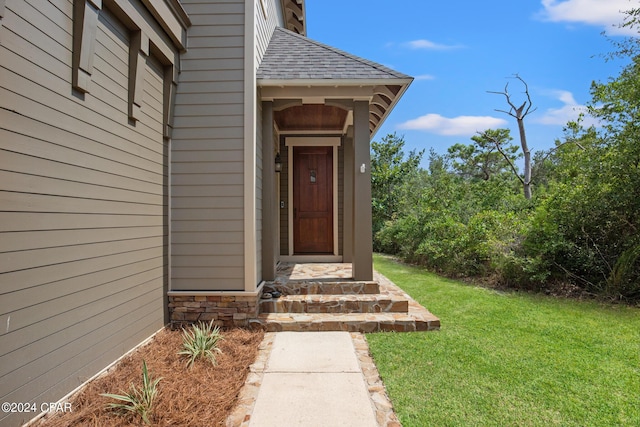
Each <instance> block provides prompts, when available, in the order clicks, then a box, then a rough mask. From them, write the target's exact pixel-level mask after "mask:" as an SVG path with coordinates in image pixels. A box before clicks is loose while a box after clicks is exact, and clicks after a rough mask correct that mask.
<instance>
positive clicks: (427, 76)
mask: <svg viewBox="0 0 640 427" xmlns="http://www.w3.org/2000/svg"><path fill="white" fill-rule="evenodd" d="M414 78H415V79H416V80H435V78H436V76H433V75H431V74H421V75H419V76H415V77H414Z"/></svg>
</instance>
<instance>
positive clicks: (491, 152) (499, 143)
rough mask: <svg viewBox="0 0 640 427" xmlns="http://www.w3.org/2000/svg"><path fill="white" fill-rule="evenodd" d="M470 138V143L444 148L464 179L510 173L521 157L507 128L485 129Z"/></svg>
mask: <svg viewBox="0 0 640 427" xmlns="http://www.w3.org/2000/svg"><path fill="white" fill-rule="evenodd" d="M471 140H472V141H473V144H468V145H464V144H459V143H458V144H454V145H452V146H451V147H449V149H448V150H447V153H448V156H449V158H450V159H451V167H452V168H453V170H454V172H456V173H457V174H458V175H460V176H462V177H463V178H469V179H482V180H485V181H488V180H489V179H491V177H493V176H494V175H498V174H502V173H504V172H507V173H509V171H510V170H511V169H512V168H515V165H514V163H515V161H516V160H517V159H518V158H519V157H521V155H519V154H518V147H517V146H515V145H513V144H511V141H513V138H512V137H511V135H510V131H509V129H487V130H485V131H484V132H479V133H478V134H477V135H474V136H472V137H471ZM500 150H502V151H500ZM503 153H504V154H505V155H506V157H505V156H504V155H503Z"/></svg>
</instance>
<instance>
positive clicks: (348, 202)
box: [342, 126, 354, 262]
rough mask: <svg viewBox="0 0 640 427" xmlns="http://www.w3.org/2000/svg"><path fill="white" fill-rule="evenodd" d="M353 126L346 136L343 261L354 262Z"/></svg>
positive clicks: (343, 183)
mask: <svg viewBox="0 0 640 427" xmlns="http://www.w3.org/2000/svg"><path fill="white" fill-rule="evenodd" d="M353 162H354V160H353V126H350V127H349V130H348V131H347V134H346V135H345V137H344V174H343V176H344V177H343V182H342V185H343V203H342V206H343V209H344V215H343V218H344V219H343V221H344V222H343V224H342V228H343V231H342V233H343V237H342V261H343V262H353V171H354V169H353V164H354V163H353Z"/></svg>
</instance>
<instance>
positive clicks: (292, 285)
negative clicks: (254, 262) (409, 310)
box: [264, 280, 380, 295]
mask: <svg viewBox="0 0 640 427" xmlns="http://www.w3.org/2000/svg"><path fill="white" fill-rule="evenodd" d="M273 290H276V291H278V292H281V293H282V294H283V295H311V294H315V295H350V294H361V295H372V294H378V293H380V285H379V284H378V282H377V281H354V280H289V281H287V282H283V283H280V282H268V283H266V284H265V285H264V292H271V291H273Z"/></svg>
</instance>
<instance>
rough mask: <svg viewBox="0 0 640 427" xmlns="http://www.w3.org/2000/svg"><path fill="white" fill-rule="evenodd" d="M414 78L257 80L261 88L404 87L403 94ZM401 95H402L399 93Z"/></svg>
mask: <svg viewBox="0 0 640 427" xmlns="http://www.w3.org/2000/svg"><path fill="white" fill-rule="evenodd" d="M412 81H413V78H411V77H408V78H388V79H260V78H259V79H257V84H258V86H259V87H310V86H331V87H341V86H380V85H395V86H403V89H401V92H404V90H406V87H408V86H409V85H410V84H411V82H412ZM399 94H400V93H399Z"/></svg>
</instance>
